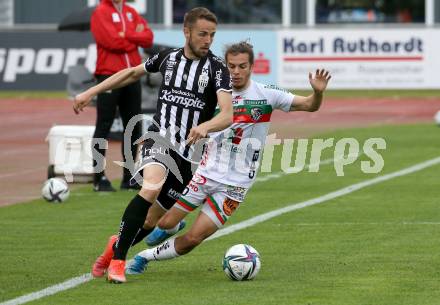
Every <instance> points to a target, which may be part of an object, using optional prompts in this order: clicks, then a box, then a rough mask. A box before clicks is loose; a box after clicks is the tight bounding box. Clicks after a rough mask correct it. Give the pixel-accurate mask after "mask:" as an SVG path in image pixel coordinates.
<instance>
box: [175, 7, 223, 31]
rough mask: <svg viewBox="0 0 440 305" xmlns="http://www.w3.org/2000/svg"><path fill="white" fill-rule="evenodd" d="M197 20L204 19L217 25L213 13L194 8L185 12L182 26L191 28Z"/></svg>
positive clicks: (205, 9) (204, 8) (202, 8)
mask: <svg viewBox="0 0 440 305" xmlns="http://www.w3.org/2000/svg"><path fill="white" fill-rule="evenodd" d="M199 19H205V20H208V21H211V22H214V23H215V24H217V17H216V16H215V15H214V13H213V12H211V11H210V10H208V9H207V8H206V7H195V8H193V9H192V10H190V11H188V12H186V14H185V16H184V17H183V26H184V27H188V28H191V27H192V26H193V25H194V23H196V22H197V20H199Z"/></svg>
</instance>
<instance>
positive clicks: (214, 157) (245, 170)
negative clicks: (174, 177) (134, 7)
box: [197, 80, 294, 188]
mask: <svg viewBox="0 0 440 305" xmlns="http://www.w3.org/2000/svg"><path fill="white" fill-rule="evenodd" d="M293 100H294V95H293V94H292V93H290V92H287V91H285V90H283V89H280V88H278V87H276V86H270V85H264V84H261V83H258V82H255V81H252V80H251V81H250V85H249V86H248V87H247V88H246V89H244V90H243V91H236V90H233V92H232V103H233V106H234V119H233V123H232V125H231V126H230V127H229V128H227V129H225V130H223V131H220V132H215V133H211V134H210V135H209V136H210V139H209V141H208V143H207V144H206V146H205V151H204V154H203V156H202V160H201V162H200V165H199V167H198V169H197V173H198V174H200V175H202V176H205V177H208V178H210V179H212V180H215V181H218V182H221V183H224V184H227V185H231V186H237V187H243V188H249V187H250V186H251V185H252V184H253V182H254V181H255V178H256V173H257V171H258V168H259V166H260V160H261V156H262V149H263V148H264V144H265V141H266V136H267V133H268V131H269V126H270V118H271V115H272V111H273V110H275V109H280V110H282V111H285V112H288V111H289V110H290V107H291V105H292V102H293ZM217 111H218V109H217Z"/></svg>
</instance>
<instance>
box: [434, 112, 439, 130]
mask: <svg viewBox="0 0 440 305" xmlns="http://www.w3.org/2000/svg"><path fill="white" fill-rule="evenodd" d="M434 120H435V123H436V124H437V125H439V126H440V110H439V111H437V113H436V114H435V116H434Z"/></svg>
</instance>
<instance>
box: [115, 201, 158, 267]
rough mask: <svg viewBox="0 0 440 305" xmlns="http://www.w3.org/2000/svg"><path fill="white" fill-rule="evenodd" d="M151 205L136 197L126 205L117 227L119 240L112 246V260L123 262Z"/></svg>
mask: <svg viewBox="0 0 440 305" xmlns="http://www.w3.org/2000/svg"><path fill="white" fill-rule="evenodd" d="M150 207H151V203H150V202H148V201H147V200H145V199H144V198H143V197H141V196H140V195H136V196H135V197H134V198H133V199H132V200H131V201H130V203H129V204H128V206H127V208H126V209H125V212H124V215H123V216H122V220H121V224H120V225H119V239H118V241H117V242H116V243H115V245H114V246H113V250H114V254H113V259H119V260H125V258H126V257H127V252H128V249H130V247H131V245H132V243H133V242H134V240H135V238H136V235H139V234H138V232H139V233H140V230H141V229H142V226H143V225H144V222H145V218H146V216H147V213H148V209H149V208H150Z"/></svg>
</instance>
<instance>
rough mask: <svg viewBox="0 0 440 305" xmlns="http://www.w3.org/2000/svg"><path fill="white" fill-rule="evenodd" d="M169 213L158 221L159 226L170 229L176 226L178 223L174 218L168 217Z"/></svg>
mask: <svg viewBox="0 0 440 305" xmlns="http://www.w3.org/2000/svg"><path fill="white" fill-rule="evenodd" d="M167 216H168V215H166V214H165V215H164V216H163V217H162V218H161V219H160V220H159V221H158V222H157V226H158V227H159V228H161V229H162V230H170V229H172V228H174V227H175V226H176V225H177V223H175V222H174V221H173V219H171V217H167Z"/></svg>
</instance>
